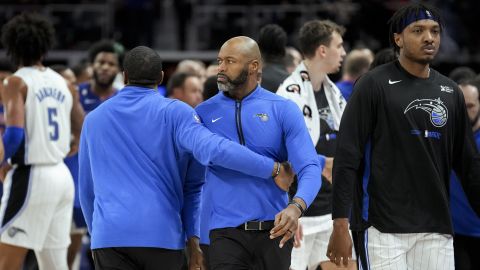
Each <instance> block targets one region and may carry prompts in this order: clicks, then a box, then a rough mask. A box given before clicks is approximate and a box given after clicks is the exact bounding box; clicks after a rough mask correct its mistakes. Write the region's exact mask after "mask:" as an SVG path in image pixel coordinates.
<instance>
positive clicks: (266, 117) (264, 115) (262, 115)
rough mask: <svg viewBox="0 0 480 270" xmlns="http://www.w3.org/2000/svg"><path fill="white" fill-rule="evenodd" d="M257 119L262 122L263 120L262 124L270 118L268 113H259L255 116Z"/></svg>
mask: <svg viewBox="0 0 480 270" xmlns="http://www.w3.org/2000/svg"><path fill="white" fill-rule="evenodd" d="M255 116H256V117H258V118H260V120H262V122H267V121H268V119H269V117H268V114H266V113H257V114H255Z"/></svg>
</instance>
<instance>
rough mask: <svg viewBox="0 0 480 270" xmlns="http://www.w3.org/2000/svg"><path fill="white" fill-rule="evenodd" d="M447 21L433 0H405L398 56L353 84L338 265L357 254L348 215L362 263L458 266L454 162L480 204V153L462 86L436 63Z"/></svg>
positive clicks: (341, 175) (336, 212)
mask: <svg viewBox="0 0 480 270" xmlns="http://www.w3.org/2000/svg"><path fill="white" fill-rule="evenodd" d="M442 29H443V26H442V19H441V16H440V13H439V12H438V11H437V9H435V8H434V7H431V6H429V5H427V4H424V3H410V4H408V5H406V6H404V7H402V8H401V9H399V10H398V11H397V12H395V14H394V15H393V17H392V18H391V19H390V38H391V41H392V44H393V46H394V48H395V50H396V51H397V52H398V53H399V57H398V60H396V61H394V62H392V63H388V64H385V65H382V66H379V67H377V68H375V69H373V70H371V71H369V72H367V73H366V74H365V75H364V76H362V77H361V78H360V79H359V80H358V81H357V83H356V85H355V89H354V93H353V95H352V97H351V98H350V101H349V104H348V105H347V108H346V109H345V112H344V114H343V118H342V125H341V127H340V133H339V136H338V144H337V155H336V158H335V164H334V176H333V185H334V187H333V218H334V229H333V233H332V235H331V238H330V244H329V249H328V252H327V255H328V256H329V257H330V259H331V261H332V262H335V263H337V264H338V265H340V264H346V263H347V262H348V260H349V258H350V257H351V255H352V254H351V246H352V241H351V238H350V236H349V234H348V225H349V219H348V218H349V217H350V218H351V220H350V226H351V227H350V228H351V230H352V231H353V234H354V235H356V237H357V240H356V243H355V250H356V252H357V254H358V258H359V264H360V266H361V269H422V270H434V269H454V252H453V228H452V221H451V215H450V208H449V184H450V173H451V170H452V169H453V170H454V171H455V172H456V174H457V175H458V176H459V179H460V182H461V184H462V186H463V188H464V190H465V191H466V195H467V197H468V199H469V201H470V204H471V206H472V208H473V209H474V210H475V211H476V212H477V213H480V196H479V195H480V156H479V154H478V151H477V149H476V146H475V142H474V140H473V137H472V130H471V125H470V121H469V119H468V115H467V111H466V108H465V101H464V98H463V95H462V92H461V91H460V89H458V86H457V85H456V84H455V82H453V81H452V80H450V79H448V78H447V77H445V76H443V75H442V74H440V73H439V72H437V71H436V70H434V69H432V68H431V67H430V63H431V62H432V61H433V59H434V58H435V55H436V54H437V52H438V48H439V46H440V36H441V32H442ZM352 203H353V205H352Z"/></svg>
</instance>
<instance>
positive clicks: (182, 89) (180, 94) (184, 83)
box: [167, 72, 203, 108]
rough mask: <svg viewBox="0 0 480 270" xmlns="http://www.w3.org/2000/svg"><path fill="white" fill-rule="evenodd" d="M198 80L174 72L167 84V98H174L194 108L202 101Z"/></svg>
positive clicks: (201, 90)
mask: <svg viewBox="0 0 480 270" xmlns="http://www.w3.org/2000/svg"><path fill="white" fill-rule="evenodd" d="M202 93H203V84H202V82H201V81H200V78H199V77H198V76H197V75H195V74H193V73H187V72H175V73H173V74H172V76H171V77H170V79H169V80H168V82H167V97H169V98H176V99H178V100H181V101H183V102H185V103H187V104H188V105H190V106H192V108H195V107H196V106H197V105H198V104H200V102H202V101H203V96H202Z"/></svg>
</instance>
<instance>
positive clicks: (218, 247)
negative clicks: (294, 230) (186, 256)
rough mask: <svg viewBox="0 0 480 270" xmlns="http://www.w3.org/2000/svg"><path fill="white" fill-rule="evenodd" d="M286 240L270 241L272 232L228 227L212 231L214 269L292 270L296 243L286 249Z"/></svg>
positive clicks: (212, 263)
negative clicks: (292, 258) (281, 244)
mask: <svg viewBox="0 0 480 270" xmlns="http://www.w3.org/2000/svg"><path fill="white" fill-rule="evenodd" d="M281 239H282V237H277V238H275V239H273V240H272V239H270V231H269V230H264V231H245V230H242V229H238V228H224V229H215V230H212V231H210V247H209V253H210V254H209V255H210V256H209V257H210V258H209V263H210V270H239V269H256V270H257V269H258V270H288V269H289V268H290V260H291V254H292V248H293V240H292V239H290V240H288V241H287V242H286V243H285V245H284V246H283V248H280V247H279V246H278V245H279V243H280V240H281Z"/></svg>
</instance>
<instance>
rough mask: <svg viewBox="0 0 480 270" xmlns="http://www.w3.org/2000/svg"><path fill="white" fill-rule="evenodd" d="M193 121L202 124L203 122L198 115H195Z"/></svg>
mask: <svg viewBox="0 0 480 270" xmlns="http://www.w3.org/2000/svg"><path fill="white" fill-rule="evenodd" d="M193 120H195V122H197V123H202V120H200V117H198V115H196V114H193Z"/></svg>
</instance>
